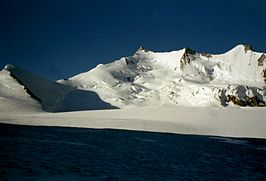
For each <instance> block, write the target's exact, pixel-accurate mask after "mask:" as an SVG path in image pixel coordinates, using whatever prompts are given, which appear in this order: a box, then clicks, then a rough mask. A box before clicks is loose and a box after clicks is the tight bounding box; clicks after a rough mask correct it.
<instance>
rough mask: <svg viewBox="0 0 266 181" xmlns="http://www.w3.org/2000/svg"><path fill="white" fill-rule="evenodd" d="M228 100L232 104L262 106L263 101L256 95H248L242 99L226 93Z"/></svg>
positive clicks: (263, 104)
mask: <svg viewBox="0 0 266 181" xmlns="http://www.w3.org/2000/svg"><path fill="white" fill-rule="evenodd" d="M227 100H228V102H230V101H232V102H233V103H234V104H236V105H239V106H244V107H245V106H251V107H264V106H265V102H264V101H263V100H260V99H259V98H258V97H257V96H253V97H248V96H245V97H244V98H242V99H239V98H237V97H236V96H233V95H228V96H227Z"/></svg>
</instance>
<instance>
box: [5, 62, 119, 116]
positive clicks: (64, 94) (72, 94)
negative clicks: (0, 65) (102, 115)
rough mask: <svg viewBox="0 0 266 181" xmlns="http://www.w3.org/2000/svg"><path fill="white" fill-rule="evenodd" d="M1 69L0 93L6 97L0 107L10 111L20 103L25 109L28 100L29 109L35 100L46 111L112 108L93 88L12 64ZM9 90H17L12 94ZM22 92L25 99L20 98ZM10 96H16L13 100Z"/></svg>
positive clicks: (19, 109) (36, 104)
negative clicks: (42, 75) (61, 81)
mask: <svg viewBox="0 0 266 181" xmlns="http://www.w3.org/2000/svg"><path fill="white" fill-rule="evenodd" d="M0 73H1V74H0V75H2V76H1V77H2V78H1V80H0V85H1V87H2V88H1V89H0V91H1V92H3V93H2V95H1V94H0V96H1V97H4V98H6V99H5V100H6V101H2V100H0V103H1V105H2V106H0V107H4V108H5V109H7V110H9V111H14V112H16V111H21V107H22V109H24V108H25V109H26V108H27V106H26V105H27V103H29V105H30V110H32V107H33V106H31V105H32V104H33V103H32V102H34V105H35V107H36V108H39V107H42V109H43V110H45V111H48V112H61V111H79V110H91V109H111V108H115V107H114V106H111V105H110V104H109V103H106V102H104V101H102V100H101V99H100V98H99V97H98V95H97V94H96V93H94V92H91V91H83V90H79V89H76V88H73V87H69V86H65V85H63V84H59V83H57V82H53V81H49V80H47V79H45V78H43V77H40V76H38V75H35V74H33V73H31V72H29V71H26V70H24V69H21V68H19V67H16V66H13V65H7V66H6V67H5V68H4V70H2V71H1V72H0ZM16 88H17V89H16ZM12 90H13V91H14V92H16V94H13V93H12ZM1 92H0V93H1ZM26 95H27V96H26ZM23 96H24V97H27V99H23ZM7 98H10V99H7ZM13 98H17V99H16V101H15V102H14V101H13ZM18 100H20V101H18ZM8 104H12V105H16V104H22V105H25V106H21V107H20V106H19V107H17V109H10V108H11V107H12V106H10V105H8ZM1 109H3V108H1ZM25 111H26V110H25Z"/></svg>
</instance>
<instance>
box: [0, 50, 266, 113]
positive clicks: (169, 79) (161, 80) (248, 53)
mask: <svg viewBox="0 0 266 181" xmlns="http://www.w3.org/2000/svg"><path fill="white" fill-rule="evenodd" d="M16 82H17V83H16ZM265 85H266V54H265V53H258V52H255V51H253V50H252V48H251V47H250V46H247V45H238V46H236V47H235V48H233V49H231V50H230V51H228V52H226V53H224V54H219V55H212V54H208V53H198V52H195V51H193V50H191V49H189V48H184V49H182V50H178V51H172V52H159V53H156V52H152V51H149V50H146V49H144V48H142V47H141V48H139V49H138V50H137V52H136V53H135V54H134V55H133V56H129V57H123V58H121V59H119V60H117V61H114V62H112V63H109V64H106V65H102V64H100V65H98V66H97V67H95V68H94V69H92V70H90V71H88V72H84V73H81V74H78V75H76V76H74V77H71V78H69V79H67V80H66V79H64V80H58V81H57V82H52V81H49V80H46V79H44V78H41V77H39V76H37V75H34V74H32V73H30V72H28V71H25V70H23V69H21V68H18V67H15V66H11V65H8V66H6V67H5V68H4V69H3V70H2V71H1V72H0V102H3V100H7V99H8V100H9V102H10V99H12V100H13V99H16V100H18V99H21V100H27V101H26V102H27V103H29V104H30V105H36V104H37V103H36V102H39V103H41V105H42V108H43V109H44V110H46V111H52V112H54V111H70V110H87V109H108V108H116V107H118V108H124V107H136V106H138V107H139V106H152V107H153V106H156V107H158V106H159V107H160V106H175V105H180V106H201V107H202V106H228V105H229V106H235V105H239V106H265V101H266V86H265ZM23 86H24V88H25V90H23V88H22V87H23ZM29 95H31V97H32V98H33V99H35V100H33V99H32V98H29ZM6 102H8V101H6ZM14 104H16V103H14ZM25 104H26V103H25ZM37 105H38V104H37ZM33 107H34V106H33ZM35 108H36V106H35Z"/></svg>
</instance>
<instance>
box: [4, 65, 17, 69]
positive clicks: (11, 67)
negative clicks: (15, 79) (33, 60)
mask: <svg viewBox="0 0 266 181" xmlns="http://www.w3.org/2000/svg"><path fill="white" fill-rule="evenodd" d="M14 68H16V66H15V65H11V64H6V66H5V67H4V70H7V71H10V70H12V69H14Z"/></svg>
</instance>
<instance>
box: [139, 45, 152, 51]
mask: <svg viewBox="0 0 266 181" xmlns="http://www.w3.org/2000/svg"><path fill="white" fill-rule="evenodd" d="M140 51H144V52H149V51H150V50H148V49H146V48H144V47H143V46H140V47H139V48H138V50H137V52H140Z"/></svg>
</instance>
